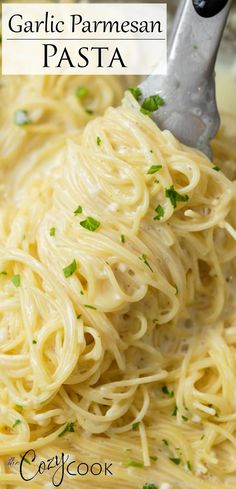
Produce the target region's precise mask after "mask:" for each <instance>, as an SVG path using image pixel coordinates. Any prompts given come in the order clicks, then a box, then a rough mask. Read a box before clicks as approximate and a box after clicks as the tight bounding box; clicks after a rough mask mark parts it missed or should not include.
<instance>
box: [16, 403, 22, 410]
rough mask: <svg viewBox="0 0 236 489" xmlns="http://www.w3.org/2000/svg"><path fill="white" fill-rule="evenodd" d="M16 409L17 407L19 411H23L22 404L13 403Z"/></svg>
mask: <svg viewBox="0 0 236 489" xmlns="http://www.w3.org/2000/svg"><path fill="white" fill-rule="evenodd" d="M15 407H16V409H18V410H19V411H23V406H22V405H21V404H16V405H15Z"/></svg>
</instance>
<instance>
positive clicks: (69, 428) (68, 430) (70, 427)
mask: <svg viewBox="0 0 236 489" xmlns="http://www.w3.org/2000/svg"><path fill="white" fill-rule="evenodd" d="M74 424H75V423H67V425H66V426H65V428H64V430H63V431H62V432H61V433H60V434H59V435H58V436H59V438H61V437H62V436H64V435H65V434H66V433H72V432H74V431H75V430H74Z"/></svg>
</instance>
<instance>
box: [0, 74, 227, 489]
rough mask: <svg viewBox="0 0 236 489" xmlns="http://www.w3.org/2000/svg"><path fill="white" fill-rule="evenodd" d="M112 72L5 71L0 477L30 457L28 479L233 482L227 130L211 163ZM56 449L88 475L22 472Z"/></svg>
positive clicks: (194, 486) (218, 485) (123, 488)
mask: <svg viewBox="0 0 236 489" xmlns="http://www.w3.org/2000/svg"><path fill="white" fill-rule="evenodd" d="M81 80H83V81H81ZM122 83H123V82H122V81H121V80H118V79H116V78H112V77H105V78H102V77H96V78H95V77H83V78H81V79H79V77H65V76H64V77H24V78H23V77H19V78H16V77H12V78H7V77H4V78H3V80H2V85H1V104H2V110H1V114H0V124H1V132H0V140H1V174H0V177H1V182H0V185H1V194H2V199H1V206H0V273H1V275H0V282H1V288H0V304H1V309H0V311H1V316H0V440H1V445H0V457H1V463H0V482H1V487H3V488H4V489H7V488H15V489H18V488H19V489H20V488H21V487H25V485H26V482H25V481H24V480H23V479H22V476H21V475H20V473H19V464H18V465H14V464H13V465H11V464H10V465H9V459H10V458H11V457H15V459H16V460H21V459H22V454H24V453H26V452H27V451H29V453H28V455H27V460H26V461H25V460H24V463H23V464H22V467H23V472H24V476H25V478H26V479H30V478H31V479H32V480H31V482H30V483H31V487H32V488H35V489H37V488H45V489H49V488H50V487H54V485H53V484H55V485H61V486H62V487H65V488H66V489H70V488H74V487H81V489H82V488H85V489H86V488H93V487H96V488H98V489H102V488H103V487H106V488H108V489H109V488H112V489H113V488H114V487H115V488H117V489H119V488H120V489H129V488H142V487H144V488H145V489H154V488H155V487H159V488H160V489H177V488H180V487H181V489H213V488H214V489H223V487H225V484H227V487H228V488H230V489H235V484H236V464H235V460H236V457H235V455H236V437H235V434H236V414H235V407H236V397H235V392H234V386H235V381H236V361H235V352H236V329H235V328H236V325H235V318H236V314H235V303H234V295H233V289H234V283H235V279H234V276H235V255H236V243H235V240H236V231H235V225H236V223H235V219H236V218H235V215H236V214H235V195H236V194H235V168H236V167H235V166H234V165H235V163H236V147H235V142H233V137H234V138H235V132H234V133H233V134H234V136H233V137H232V135H228V134H227V132H226V129H225V127H227V126H228V123H227V118H228V117H230V116H229V115H227V114H224V115H223V126H222V129H221V131H220V132H219V134H218V136H217V138H216V139H215V141H214V142H213V150H214V153H215V159H214V162H213V163H212V162H211V161H209V160H208V158H207V157H206V156H205V155H203V154H202V153H200V152H198V151H197V150H195V149H191V148H187V147H185V146H184V145H182V144H181V143H179V142H178V141H177V140H176V139H175V138H174V136H173V135H172V134H171V133H169V132H168V131H163V132H162V131H160V130H159V129H158V127H156V125H155V124H154V122H153V121H152V120H151V118H150V117H148V116H147V115H145V114H143V113H141V112H140V110H139V104H138V102H137V101H136V100H135V98H134V97H133V96H132V94H131V93H130V92H128V91H127V92H126V94H125V97H124V99H123V101H122V104H121V105H120V106H118V107H116V108H114V107H110V106H111V105H118V104H119V100H120V98H121V95H122V90H123V87H122ZM126 84H127V82H126ZM75 90H76V97H75ZM9 102H10V103H9ZM107 107H109V108H107ZM105 109H106V110H105ZM104 111H105V114H104V115H102V114H103V112H104ZM95 116H96V117H95ZM14 118H15V119H14ZM90 119H91V120H90ZM89 120H90V121H89ZM88 122H89V123H88ZM230 124H231V127H234V128H235V129H236V122H235V119H234V118H232V120H231V121H230ZM82 129H83V130H82ZM30 450H31V451H30ZM32 450H35V453H36V455H37V458H36V460H33V452H32ZM62 453H64V454H66V455H68V457H70V458H69V459H68V460H69V461H72V460H77V464H78V463H79V462H84V463H85V464H88V466H89V467H91V466H92V465H93V464H101V467H102V472H101V474H99V475H97V476H96V475H94V474H93V473H92V471H91V470H88V473H87V474H86V476H85V475H82V474H80V473H79V474H78V473H77V475H76V473H74V471H75V469H74V466H73V471H72V472H73V475H72V474H71V475H68V473H66V472H65V474H62V472H60V471H58V472H57V473H56V474H55V476H53V475H54V472H55V467H54V470H46V469H45V470H44V471H43V473H39V474H38V475H37V476H36V477H34V475H35V474H36V472H37V470H38V464H39V462H40V460H44V461H46V460H51V459H53V457H55V456H56V455H58V456H59V455H60V454H62ZM27 462H29V463H27ZM105 463H108V464H109V463H111V464H112V469H111V470H112V473H113V475H112V476H111V475H110V474H109V471H108V472H107V473H105V471H104V466H105V465H104V464H105ZM145 484H146V485H145Z"/></svg>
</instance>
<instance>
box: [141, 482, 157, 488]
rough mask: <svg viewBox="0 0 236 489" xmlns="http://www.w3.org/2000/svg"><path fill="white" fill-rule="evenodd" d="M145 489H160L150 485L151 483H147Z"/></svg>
mask: <svg viewBox="0 0 236 489" xmlns="http://www.w3.org/2000/svg"><path fill="white" fill-rule="evenodd" d="M143 489H158V487H157V486H156V485H155V484H149V482H146V483H145V484H144V486H143Z"/></svg>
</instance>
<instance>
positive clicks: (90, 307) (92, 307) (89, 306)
mask: <svg viewBox="0 0 236 489" xmlns="http://www.w3.org/2000/svg"><path fill="white" fill-rule="evenodd" d="M84 307H87V308H88V309H94V310H95V311H96V310H97V308H96V307H95V306H91V305H90V304H84Z"/></svg>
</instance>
